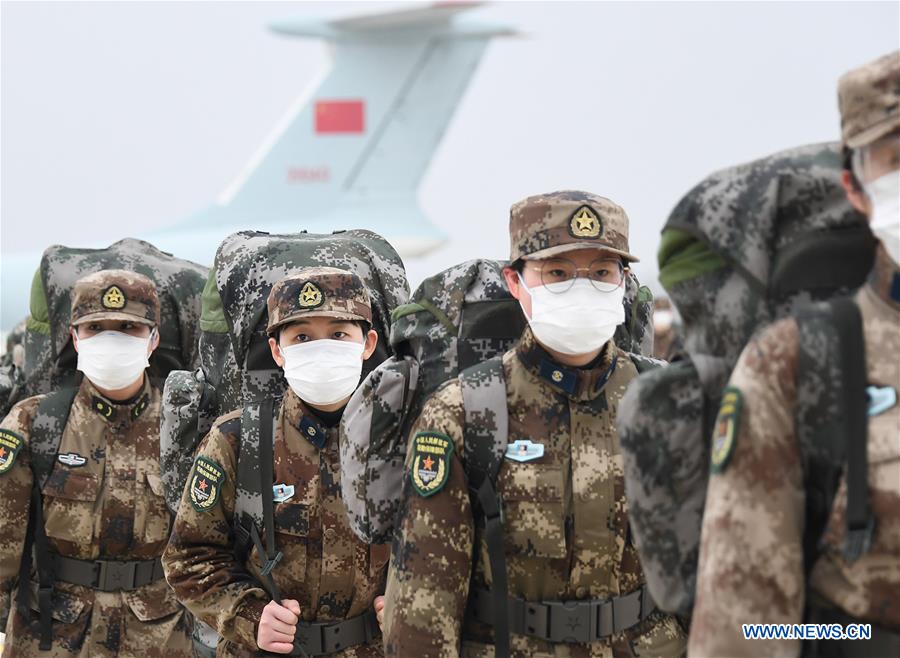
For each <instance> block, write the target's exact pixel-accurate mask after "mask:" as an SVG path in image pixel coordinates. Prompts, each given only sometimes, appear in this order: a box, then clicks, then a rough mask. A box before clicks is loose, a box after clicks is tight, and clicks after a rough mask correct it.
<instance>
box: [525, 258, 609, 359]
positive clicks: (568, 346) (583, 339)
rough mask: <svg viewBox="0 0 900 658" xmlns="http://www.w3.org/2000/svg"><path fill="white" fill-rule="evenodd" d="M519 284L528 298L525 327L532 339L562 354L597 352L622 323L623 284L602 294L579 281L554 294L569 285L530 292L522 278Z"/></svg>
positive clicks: (586, 283)
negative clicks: (529, 304) (555, 290)
mask: <svg viewBox="0 0 900 658" xmlns="http://www.w3.org/2000/svg"><path fill="white" fill-rule="evenodd" d="M519 281H521V282H522V286H524V288H525V289H526V290H527V291H528V292H529V293H530V294H531V317H530V318H528V324H529V325H530V326H531V330H532V331H533V332H534V335H535V337H536V338H537V339H538V340H539V341H540V342H541V343H542V344H543V345H546V346H547V347H549V348H550V349H552V350H555V351H557V352H560V353H562V354H572V355H579V354H588V353H590V352H593V351H594V350H598V349H600V348H601V347H603V345H604V344H605V343H606V342H607V341H608V340H609V339H610V338H612V337H613V334H614V333H616V327H617V326H619V325H620V324H622V323H623V322H625V307H624V306H623V305H622V300H623V299H624V298H625V285H624V284H622V285H621V286H619V287H618V288H616V289H615V290H613V291H612V292H601V291H599V290H597V289H596V288H595V287H594V285H593V284H592V283H591V282H590V281H588V280H587V279H584V278H581V277H579V278H577V279H575V282H574V283H573V284H572V287H571V288H569V289H568V290H566V291H565V292H559V293H555V292H553V291H552V289H553V287H558V286H563V287H565V286H566V285H568V283H562V284H559V283H551V284H550V285H548V286H535V287H534V288H529V287H528V285H527V284H526V283H525V280H524V279H523V278H522V275H521V274H520V275H519Z"/></svg>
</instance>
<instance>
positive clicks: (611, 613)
mask: <svg viewBox="0 0 900 658" xmlns="http://www.w3.org/2000/svg"><path fill="white" fill-rule="evenodd" d="M510 242H511V256H510V259H511V264H510V266H509V267H507V268H506V269H505V270H504V277H505V279H506V282H507V285H508V286H509V289H510V292H511V293H512V295H513V296H514V297H515V298H516V299H518V300H519V303H520V304H521V306H522V310H523V311H524V313H525V316H526V317H527V319H528V324H529V327H528V328H527V329H526V330H525V332H524V334H523V335H522V338H521V339H520V341H519V343H518V344H517V345H516V346H515V347H514V348H513V349H512V350H510V351H509V352H507V353H506V354H505V355H503V357H502V358H501V359H499V360H496V361H494V362H490V361H489V362H486V363H484V364H480V365H478V366H475V368H474V369H470V370H468V371H464V372H463V374H461V375H460V378H459V379H457V380H451V381H450V382H448V383H447V384H445V385H444V386H443V387H441V388H440V389H438V391H436V392H435V394H434V395H433V396H432V397H431V398H430V399H429V400H428V402H426V404H425V406H424V408H423V411H422V413H421V415H420V417H419V418H418V420H417V422H416V423H415V425H414V426H413V429H412V432H411V435H410V442H409V448H408V454H407V459H406V464H407V470H408V473H409V476H408V477H407V478H405V480H404V490H403V501H402V506H401V512H400V518H399V523H398V539H397V541H396V542H395V544H394V553H393V557H392V561H391V567H390V573H389V576H388V586H387V593H386V607H385V655H387V656H422V657H432V656H457V655H462V656H498V657H499V656H508V655H509V656H517V657H519V656H521V657H525V656H538V655H541V656H566V657H571V658H576V657H582V656H583V657H587V656H634V655H638V656H680V655H682V654H683V653H684V650H685V636H684V633H683V631H682V629H681V628H680V626H679V625H678V623H677V621H676V620H675V619H674V618H672V617H671V616H668V615H666V614H664V613H662V612H661V611H658V610H655V606H654V605H653V602H652V600H651V599H650V596H649V594H648V593H647V592H646V590H645V586H644V577H643V573H642V570H641V565H640V562H639V560H638V555H637V552H636V551H635V548H634V546H633V545H632V542H631V538H630V536H629V531H628V517H627V506H626V503H625V492H624V484H623V474H622V462H621V456H620V454H619V442H618V437H617V434H616V426H615V419H616V410H617V408H618V402H619V399H620V398H621V396H622V395H623V394H624V392H625V389H626V387H627V386H628V383H629V382H630V381H631V380H632V379H633V378H634V377H636V376H637V369H636V366H635V363H634V361H633V359H632V357H631V355H629V354H627V353H626V352H623V351H622V350H620V349H619V348H617V347H616V345H615V344H614V343H613V340H612V337H613V334H614V332H615V329H616V327H617V326H618V325H619V324H621V323H622V322H624V321H625V314H624V309H623V306H622V299H623V295H624V279H625V272H626V268H627V266H628V263H630V262H632V261H635V260H637V259H636V258H635V257H634V256H632V255H631V253H630V252H629V249H628V218H627V216H626V215H625V212H624V210H622V208H620V207H619V206H618V205H616V204H615V203H613V202H611V201H609V200H608V199H605V198H603V197H599V196H596V195H593V194H588V193H584V192H571V191H570V192H556V193H553V194H547V195H540V196H533V197H529V198H527V199H525V200H523V201H520V202H519V203H517V204H515V205H514V206H513V207H512V210H511V213H510ZM498 382H499V384H498ZM498 386H500V388H499V389H498ZM498 390H499V395H498V394H497V391H498ZM492 400H494V401H495V402H496V406H492V402H491V401H492ZM467 418H468V420H469V422H468V423H467ZM473 426H474V427H473ZM467 442H468V445H467ZM473 443H477V445H473ZM486 445H489V446H497V445H501V446H503V448H502V451H495V453H499V454H497V464H495V468H494V469H491V468H489V467H488V468H485V467H484V464H483V463H482V462H484V461H485V460H482V459H481V457H482V456H486V457H487V459H486V461H487V462H490V458H491V456H492V453H491V449H490V448H488V450H487V451H485V450H483V449H482V448H484V447H485V446H486ZM497 466H498V467H497ZM480 473H486V478H485V479H486V481H487V483H488V484H489V485H490V486H485V485H484V481H481V482H479V481H478V479H479V476H478V475H477V474H480ZM473 556H474V559H473ZM504 622H505V623H504Z"/></svg>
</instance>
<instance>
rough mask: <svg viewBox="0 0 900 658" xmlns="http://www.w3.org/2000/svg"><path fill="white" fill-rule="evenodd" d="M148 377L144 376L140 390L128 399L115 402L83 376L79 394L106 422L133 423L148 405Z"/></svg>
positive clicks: (149, 399)
mask: <svg viewBox="0 0 900 658" xmlns="http://www.w3.org/2000/svg"><path fill="white" fill-rule="evenodd" d="M150 394H151V391H150V378H149V377H147V376H144V384H143V386H142V387H141V390H140V392H139V393H138V394H137V395H135V396H134V397H133V398H131V399H130V400H127V401H125V402H116V401H115V400H110V399H109V398H108V397H106V396H105V395H103V394H102V393H100V391H98V390H97V389H96V388H95V387H94V385H93V384H92V383H91V382H90V380H88V378H87V377H84V378H83V379H82V381H81V387H80V390H79V396H80V397H81V399H82V401H83V402H84V403H85V404H87V405H88V406H89V407H90V409H91V411H93V412H94V413H95V414H97V415H98V416H100V417H101V418H102V419H103V420H105V421H106V422H107V423H125V424H129V423H133V422H136V421H137V420H138V418H140V417H141V416H142V415H143V414H144V412H145V411H147V409H148V408H149V407H150V402H151V395H150Z"/></svg>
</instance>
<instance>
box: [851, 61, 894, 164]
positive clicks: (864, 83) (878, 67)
mask: <svg viewBox="0 0 900 658" xmlns="http://www.w3.org/2000/svg"><path fill="white" fill-rule="evenodd" d="M838 105H839V106H840V110H841V135H842V138H843V142H844V146H847V147H848V148H852V149H855V148H859V147H861V146H866V145H867V144H871V143H872V142H874V141H875V140H877V139H880V138H881V137H884V136H885V135H887V134H888V133H890V132H892V131H894V130H897V129H900V50H897V51H894V52H892V53H891V54H889V55H885V56H883V57H879V58H878V59H876V60H875V61H874V62H869V63H868V64H866V65H865V66H860V67H859V68H857V69H853V70H852V71H849V72H848V73H845V74H844V75H842V76H841V79H840V80H839V81H838Z"/></svg>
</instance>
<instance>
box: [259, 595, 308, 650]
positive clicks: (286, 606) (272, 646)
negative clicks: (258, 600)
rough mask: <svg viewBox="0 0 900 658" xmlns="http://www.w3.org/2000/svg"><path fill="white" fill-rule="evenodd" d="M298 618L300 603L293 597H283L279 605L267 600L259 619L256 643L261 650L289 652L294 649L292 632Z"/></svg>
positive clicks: (294, 630) (295, 630)
mask: <svg viewBox="0 0 900 658" xmlns="http://www.w3.org/2000/svg"><path fill="white" fill-rule="evenodd" d="M299 620H300V604H299V603H298V602H297V601H295V600H294V599H285V600H284V601H282V602H281V604H280V605H279V604H278V603H276V602H275V601H269V603H268V604H266V607H265V608H263V611H262V616H261V617H260V619H259V630H258V631H257V632H256V644H258V645H259V648H260V649H262V650H263V651H271V652H272V653H290V652H291V651H293V650H294V634H295V633H296V632H297V622H298V621H299Z"/></svg>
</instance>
